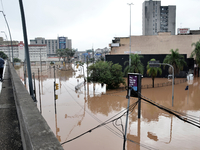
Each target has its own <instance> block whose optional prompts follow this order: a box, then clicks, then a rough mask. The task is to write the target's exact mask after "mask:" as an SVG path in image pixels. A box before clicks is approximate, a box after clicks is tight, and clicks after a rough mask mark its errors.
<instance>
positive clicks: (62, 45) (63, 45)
mask: <svg viewBox="0 0 200 150" xmlns="http://www.w3.org/2000/svg"><path fill="white" fill-rule="evenodd" d="M65 48H66V37H59V49H65Z"/></svg>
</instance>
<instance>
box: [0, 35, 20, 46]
mask: <svg viewBox="0 0 200 150" xmlns="http://www.w3.org/2000/svg"><path fill="white" fill-rule="evenodd" d="M17 44H19V42H18V41H12V45H17ZM0 45H11V41H6V40H4V39H3V37H0Z"/></svg>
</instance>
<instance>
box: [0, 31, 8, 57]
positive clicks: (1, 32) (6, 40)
mask: <svg viewBox="0 0 200 150" xmlns="http://www.w3.org/2000/svg"><path fill="white" fill-rule="evenodd" d="M1 33H4V34H5V36H6V41H7V42H8V37H7V35H6V33H5V32H4V31H1ZM8 49H9V59H10V48H9V47H8Z"/></svg>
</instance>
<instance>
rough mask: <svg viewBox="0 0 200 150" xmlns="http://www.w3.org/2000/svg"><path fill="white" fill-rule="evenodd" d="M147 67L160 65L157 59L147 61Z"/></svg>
mask: <svg viewBox="0 0 200 150" xmlns="http://www.w3.org/2000/svg"><path fill="white" fill-rule="evenodd" d="M149 67H160V62H159V61H149Z"/></svg>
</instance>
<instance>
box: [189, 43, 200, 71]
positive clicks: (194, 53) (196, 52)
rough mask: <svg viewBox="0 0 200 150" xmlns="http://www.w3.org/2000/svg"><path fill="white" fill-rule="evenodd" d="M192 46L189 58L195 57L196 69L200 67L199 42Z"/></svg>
mask: <svg viewBox="0 0 200 150" xmlns="http://www.w3.org/2000/svg"><path fill="white" fill-rule="evenodd" d="M192 46H194V50H193V51H192V53H191V56H190V57H191V58H193V57H195V60H196V63H197V64H198V67H200V40H199V41H197V42H196V43H192Z"/></svg>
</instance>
